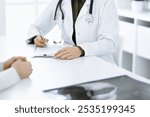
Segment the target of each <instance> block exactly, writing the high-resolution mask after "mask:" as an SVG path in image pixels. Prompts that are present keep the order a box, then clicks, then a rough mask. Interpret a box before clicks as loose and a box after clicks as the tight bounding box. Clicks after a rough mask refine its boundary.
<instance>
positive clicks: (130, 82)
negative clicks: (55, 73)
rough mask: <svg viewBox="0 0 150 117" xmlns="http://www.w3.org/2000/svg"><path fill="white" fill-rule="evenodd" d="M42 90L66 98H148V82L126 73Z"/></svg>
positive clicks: (149, 94) (149, 86) (149, 91)
mask: <svg viewBox="0 0 150 117" xmlns="http://www.w3.org/2000/svg"><path fill="white" fill-rule="evenodd" d="M44 92H46V93H53V94H54V95H55V96H56V97H57V95H58V96H64V97H63V98H64V99H66V100H150V84H148V83H144V82H140V81H138V80H135V79H133V78H131V77H129V76H126V75H125V76H118V77H113V78H108V79H104V80H99V81H92V82H87V83H81V84H76V85H73V86H66V87H60V88H57V89H50V90H46V91H44ZM54 92H55V93H54Z"/></svg>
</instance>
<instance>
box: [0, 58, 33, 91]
mask: <svg viewBox="0 0 150 117" xmlns="http://www.w3.org/2000/svg"><path fill="white" fill-rule="evenodd" d="M31 72H32V66H31V63H30V62H28V61H27V60H26V58H24V57H12V58H10V59H8V60H7V61H5V62H3V63H0V91H2V90H4V89H6V88H9V87H10V86H12V85H14V84H16V83H18V82H19V81H20V80H21V79H24V78H27V77H29V75H30V74H31Z"/></svg>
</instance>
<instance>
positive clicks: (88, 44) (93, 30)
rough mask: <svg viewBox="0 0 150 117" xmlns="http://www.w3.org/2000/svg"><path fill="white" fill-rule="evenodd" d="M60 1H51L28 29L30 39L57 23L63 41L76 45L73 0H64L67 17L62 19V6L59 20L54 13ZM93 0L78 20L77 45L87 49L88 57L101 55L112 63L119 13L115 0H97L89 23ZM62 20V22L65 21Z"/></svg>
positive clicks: (46, 31) (86, 54)
mask: <svg viewBox="0 0 150 117" xmlns="http://www.w3.org/2000/svg"><path fill="white" fill-rule="evenodd" d="M57 3H58V0H52V1H51V3H50V4H49V5H48V7H47V8H46V9H45V10H44V12H43V13H42V14H41V16H40V17H39V18H38V19H37V21H36V22H35V23H34V24H33V25H32V26H31V28H30V30H29V35H28V36H29V38H30V37H33V36H35V35H42V36H44V35H45V34H47V33H48V32H49V31H50V30H51V29H52V28H53V27H54V26H55V25H56V24H57V25H59V27H60V29H61V30H62V33H63V35H62V36H63V39H64V42H65V43H67V44H71V45H73V44H74V43H73V41H72V34H73V16H72V6H71V0H63V2H62V9H63V12H64V14H65V19H64V21H62V19H61V18H62V17H61V16H62V14H61V12H60V9H59V10H58V12H57V18H56V21H54V13H55V9H56V5H57ZM89 7H90V0H86V2H85V4H84V5H83V7H82V9H81V11H80V13H79V15H78V17H77V20H76V22H75V29H76V41H77V45H78V46H80V47H81V48H82V49H83V50H84V51H85V56H93V55H94V56H99V57H101V58H103V59H105V60H106V61H109V62H111V63H113V62H114V61H113V54H114V52H115V49H116V44H117V39H118V30H119V25H118V15H117V9H116V6H115V3H114V0H94V4H93V14H92V16H93V22H92V23H91V24H88V22H87V21H86V20H87V18H88V17H89ZM62 22H63V23H62Z"/></svg>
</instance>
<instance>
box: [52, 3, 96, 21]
mask: <svg viewBox="0 0 150 117" xmlns="http://www.w3.org/2000/svg"><path fill="white" fill-rule="evenodd" d="M62 1H63V0H59V1H58V3H57V6H56V9H55V14H54V21H56V17H57V11H58V8H59V9H60V11H61V14H62V17H61V19H62V21H64V19H65V15H64V12H63V10H62ZM93 3H94V0H91V2H90V8H89V14H88V17H87V18H86V22H87V23H88V24H92V22H93V16H92V14H93Z"/></svg>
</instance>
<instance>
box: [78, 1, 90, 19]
mask: <svg viewBox="0 0 150 117" xmlns="http://www.w3.org/2000/svg"><path fill="white" fill-rule="evenodd" d="M90 1H91V0H86V1H85V4H84V5H83V7H82V9H81V10H80V13H79V15H78V17H77V20H79V19H80V18H81V17H82V16H83V15H85V14H86V13H88V12H89V8H90Z"/></svg>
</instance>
